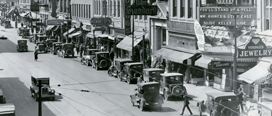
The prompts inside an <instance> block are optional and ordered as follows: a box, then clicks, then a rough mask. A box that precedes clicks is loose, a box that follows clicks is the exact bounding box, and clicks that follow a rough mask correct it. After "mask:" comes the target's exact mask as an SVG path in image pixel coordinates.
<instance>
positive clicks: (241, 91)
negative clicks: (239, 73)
mask: <svg viewBox="0 0 272 116" xmlns="http://www.w3.org/2000/svg"><path fill="white" fill-rule="evenodd" d="M236 96H237V101H238V108H240V111H242V112H244V107H243V101H244V98H243V96H244V89H243V85H240V87H239V88H238V90H237V93H236ZM239 106H240V107H239Z"/></svg>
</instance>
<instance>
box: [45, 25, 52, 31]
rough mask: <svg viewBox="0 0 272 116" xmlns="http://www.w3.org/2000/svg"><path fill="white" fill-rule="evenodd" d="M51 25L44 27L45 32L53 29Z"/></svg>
mask: <svg viewBox="0 0 272 116" xmlns="http://www.w3.org/2000/svg"><path fill="white" fill-rule="evenodd" d="M53 27H54V26H53V25H48V26H47V27H46V31H49V30H51V29H53Z"/></svg>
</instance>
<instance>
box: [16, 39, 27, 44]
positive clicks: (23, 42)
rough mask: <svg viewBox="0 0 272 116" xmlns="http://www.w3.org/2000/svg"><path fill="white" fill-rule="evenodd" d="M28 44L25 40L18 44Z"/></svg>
mask: <svg viewBox="0 0 272 116" xmlns="http://www.w3.org/2000/svg"><path fill="white" fill-rule="evenodd" d="M26 43H27V41H25V40H21V41H18V44H26Z"/></svg>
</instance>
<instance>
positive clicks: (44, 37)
mask: <svg viewBox="0 0 272 116" xmlns="http://www.w3.org/2000/svg"><path fill="white" fill-rule="evenodd" d="M46 39H47V36H46V35H44V34H41V35H39V34H38V35H37V38H36V39H35V40H34V43H39V42H43V43H45V41H46Z"/></svg>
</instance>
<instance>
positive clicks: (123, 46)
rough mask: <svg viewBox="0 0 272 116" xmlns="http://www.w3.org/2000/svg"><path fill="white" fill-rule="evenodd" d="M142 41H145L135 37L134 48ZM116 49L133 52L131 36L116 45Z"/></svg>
mask: <svg viewBox="0 0 272 116" xmlns="http://www.w3.org/2000/svg"><path fill="white" fill-rule="evenodd" d="M142 40H143V38H142V37H135V38H134V45H133V47H135V46H136V45H138V44H139V43H140V42H141V41H142ZM116 47H117V48H120V49H123V50H127V51H131V49H132V37H131V36H126V37H125V38H124V39H123V40H122V41H121V42H119V43H118V44H117V45H116Z"/></svg>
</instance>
